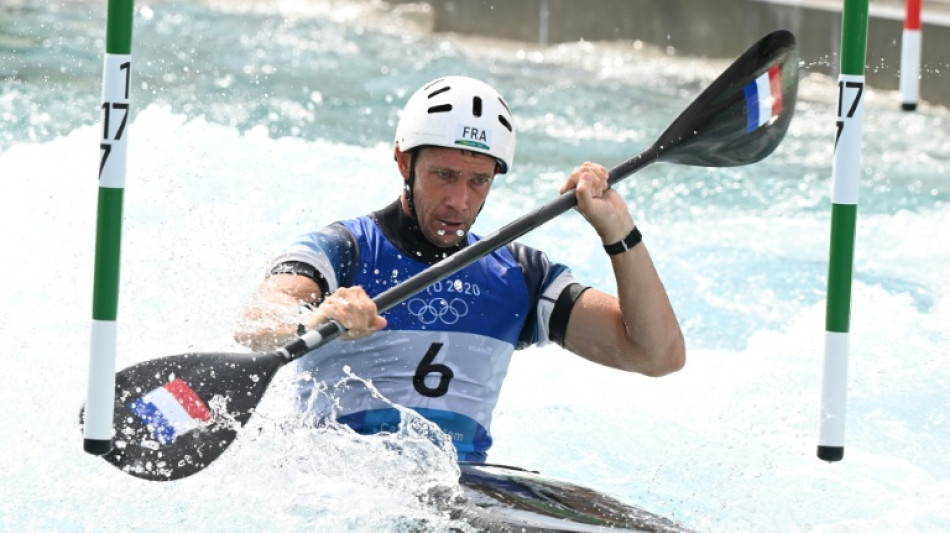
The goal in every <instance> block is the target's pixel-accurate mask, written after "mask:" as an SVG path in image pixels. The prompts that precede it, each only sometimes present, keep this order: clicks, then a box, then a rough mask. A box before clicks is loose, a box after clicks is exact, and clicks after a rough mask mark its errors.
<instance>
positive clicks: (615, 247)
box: [604, 226, 643, 255]
mask: <svg viewBox="0 0 950 533" xmlns="http://www.w3.org/2000/svg"><path fill="white" fill-rule="evenodd" d="M642 240H643V235H641V234H640V230H638V229H637V227H636V226H634V227H633V229H632V230H631V231H630V233H629V234H627V236H626V237H624V238H623V240H621V241H619V242H615V243H613V244H605V245H604V251H606V252H607V255H617V254H622V253H624V252H626V251H627V250H629V249H631V248H633V247H634V246H636V245H638V244H640V241H642Z"/></svg>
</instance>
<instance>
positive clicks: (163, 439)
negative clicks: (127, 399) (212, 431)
mask: <svg viewBox="0 0 950 533" xmlns="http://www.w3.org/2000/svg"><path fill="white" fill-rule="evenodd" d="M129 407H130V408H131V409H132V411H133V412H134V413H135V414H137V415H138V416H139V418H141V419H142V422H144V423H145V426H146V427H148V430H149V431H150V432H151V433H152V437H153V438H154V439H155V440H157V441H158V442H160V443H162V444H168V443H170V442H172V441H174V440H175V437H177V436H178V435H182V434H185V433H188V432H189V431H191V430H193V429H195V428H196V427H198V426H199V425H200V424H201V423H202V422H207V421H208V420H211V410H210V409H208V406H207V404H205V402H204V401H203V400H202V399H201V398H200V397H199V396H198V395H197V394H196V393H195V391H194V390H192V388H191V387H189V386H188V384H187V383H185V382H184V381H182V379H181V378H175V380H174V381H171V382H169V383H166V384H165V385H163V386H161V387H158V388H157V389H154V390H152V391H150V392H148V393H147V394H146V395H145V396H142V397H141V398H139V399H137V400H135V401H134V402H132V403H131V404H129Z"/></svg>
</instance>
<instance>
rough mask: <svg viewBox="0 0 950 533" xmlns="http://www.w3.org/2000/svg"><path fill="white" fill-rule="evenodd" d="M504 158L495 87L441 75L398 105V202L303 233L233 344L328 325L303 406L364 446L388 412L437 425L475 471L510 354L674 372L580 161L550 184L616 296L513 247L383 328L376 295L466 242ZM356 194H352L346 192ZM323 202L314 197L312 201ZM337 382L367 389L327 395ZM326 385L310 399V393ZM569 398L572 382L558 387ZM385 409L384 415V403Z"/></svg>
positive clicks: (649, 271)
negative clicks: (334, 335) (603, 258)
mask: <svg viewBox="0 0 950 533" xmlns="http://www.w3.org/2000/svg"><path fill="white" fill-rule="evenodd" d="M514 151H515V121H514V119H513V118H512V115H511V112H510V110H509V108H508V105H507V104H506V103H505V101H504V100H503V99H502V97H501V96H500V95H499V94H498V92H497V91H496V90H495V89H493V88H492V87H491V86H489V85H487V84H485V83H483V82H481V81H478V80H475V79H472V78H467V77H460V76H451V77H445V78H440V79H437V80H434V81H431V82H429V83H427V84H425V85H424V86H423V87H422V88H420V89H419V90H418V91H417V92H416V93H414V94H413V95H412V96H411V97H410V99H409V100H408V102H407V104H406V106H405V108H404V109H403V111H402V114H401V116H400V120H399V124H398V126H397V128H396V138H395V143H394V148H393V152H394V157H395V161H396V166H397V168H398V170H399V173H400V175H401V176H402V183H401V189H402V192H401V194H400V196H399V198H398V199H396V201H394V202H393V203H391V204H390V205H388V206H385V207H383V208H382V209H379V210H378V211H374V212H372V213H370V214H368V215H365V216H360V217H358V218H354V219H351V220H343V221H338V222H335V223H333V224H330V225H328V226H326V227H324V228H323V229H320V230H318V231H314V232H312V233H309V234H306V235H304V236H302V237H301V238H299V239H298V240H296V241H295V242H293V243H292V244H291V245H290V246H289V247H288V248H286V250H284V252H283V253H281V254H280V255H279V256H278V257H276V258H275V259H274V260H273V262H272V265H271V267H270V269H269V272H268V274H267V276H266V278H265V279H264V280H263V281H262V282H261V284H260V286H259V287H258V288H257V290H256V292H255V294H254V297H253V298H252V300H251V302H250V303H249V304H248V306H247V307H246V309H245V310H244V313H243V316H242V319H241V321H240V323H239V325H238V328H237V331H236V338H237V339H238V340H239V341H240V342H242V343H243V344H245V345H247V346H249V347H251V348H252V349H254V350H257V351H267V350H271V349H273V348H276V347H279V346H281V345H283V344H285V343H286V342H288V341H289V340H291V339H292V338H293V337H294V336H295V335H298V334H300V333H301V332H302V331H304V330H307V329H311V328H314V327H316V326H318V325H320V324H322V323H324V322H326V321H327V320H329V319H334V320H336V321H338V322H340V323H341V324H342V325H343V326H345V327H346V328H347V330H348V331H347V333H346V334H345V335H343V336H342V337H341V338H342V339H346V340H349V341H351V342H333V343H330V344H328V345H326V346H324V347H322V348H320V349H319V350H316V351H314V352H313V353H311V354H308V355H307V356H305V357H304V358H302V359H300V360H299V362H298V364H299V370H300V372H302V373H303V375H304V376H309V379H300V380H298V383H299V391H300V400H301V405H302V406H303V407H304V408H305V409H308V410H310V411H311V412H312V413H314V415H315V416H316V417H318V418H325V417H332V418H334V419H336V420H338V421H339V422H341V423H345V424H347V425H349V426H351V427H352V428H353V429H354V430H356V431H357V432H359V433H363V434H374V433H379V432H387V431H394V430H395V429H396V428H397V427H398V424H399V423H400V414H399V411H398V410H397V409H395V408H393V406H392V404H396V405H400V406H405V407H408V408H410V409H413V410H414V411H416V412H418V413H420V414H421V415H422V416H424V417H425V418H427V419H429V420H431V421H433V422H434V423H436V424H438V426H439V427H440V428H441V429H442V430H443V431H445V432H446V433H447V434H448V435H449V436H450V437H451V438H452V442H453V444H454V445H455V447H456V449H457V450H458V455H459V460H462V461H484V460H485V458H486V454H487V451H488V449H489V447H490V446H491V443H492V438H491V433H490V424H491V418H492V412H493V410H494V407H495V405H496V403H497V400H498V395H499V391H500V390H501V386H502V383H503V381H504V378H505V374H506V372H507V369H508V364H509V361H510V359H511V355H512V353H513V352H514V350H516V349H522V348H526V347H528V346H532V345H545V344H548V343H551V342H554V343H557V344H559V345H561V346H563V347H564V348H566V349H568V350H570V351H571V352H573V353H575V354H578V355H580V356H582V357H584V358H586V359H589V360H591V361H593V362H596V363H600V364H603V365H606V366H609V367H613V368H617V369H621V370H627V371H632V372H638V373H641V374H645V375H648V376H662V375H665V374H668V373H670V372H674V371H676V370H678V369H680V368H681V367H682V366H683V364H684V363H685V345H684V341H683V334H682V332H681V330H680V327H679V324H678V322H677V319H676V316H675V314H674V312H673V309H672V306H671V304H670V301H669V297H668V295H667V293H666V290H665V288H664V287H663V284H662V282H661V281H660V278H659V276H658V274H657V272H656V269H655V267H654V265H653V262H652V260H651V258H650V254H649V252H648V251H647V247H646V245H645V244H644V243H643V242H641V234H640V232H639V230H638V229H637V227H636V225H635V223H634V220H633V217H632V216H631V214H630V211H629V209H628V208H627V204H626V202H625V201H624V200H623V198H621V197H620V195H619V194H618V193H617V192H616V191H614V190H613V189H611V188H609V187H608V184H607V177H608V171H607V169H606V168H604V167H603V166H601V165H598V164H595V163H591V162H586V163H584V164H582V165H580V166H579V167H577V168H576V169H575V170H574V171H573V172H572V173H571V174H570V176H569V177H568V179H567V180H566V182H565V183H564V184H563V186H562V187H561V192H562V193H563V192H565V191H569V190H572V189H574V190H575V191H576V195H577V209H578V211H579V212H580V213H581V214H582V215H583V216H584V217H585V218H586V220H587V221H588V222H589V223H590V225H591V226H592V227H593V228H594V230H595V231H596V233H597V235H598V236H599V238H600V240H601V241H602V243H603V244H604V248H605V250H606V253H607V254H608V255H609V258H610V261H611V264H612V266H613V272H614V276H615V278H616V292H617V294H618V296H617V297H615V296H612V295H610V294H607V293H605V292H603V291H601V290H598V289H596V288H592V287H588V286H587V285H584V284H582V283H580V282H578V281H577V280H575V278H574V276H573V275H572V273H571V271H570V270H569V269H568V268H567V267H566V266H565V265H562V264H560V263H555V262H552V261H551V260H550V259H549V258H548V256H547V255H546V254H545V253H544V252H542V251H540V250H536V249H533V248H531V247H528V246H525V245H523V244H520V243H512V244H509V245H507V246H504V247H502V248H500V249H498V250H496V251H495V252H493V253H491V254H490V255H487V256H486V257H484V258H482V259H480V260H479V261H477V262H476V263H474V264H472V265H470V266H468V267H466V268H465V269H463V270H461V271H460V272H458V273H456V274H454V275H451V276H449V277H448V278H447V279H443V280H441V281H439V282H437V283H435V284H434V285H433V286H431V287H430V288H428V289H426V290H425V291H423V292H421V293H419V294H417V295H415V296H413V297H411V298H409V299H408V300H407V301H405V302H403V303H402V304H400V305H397V306H395V307H394V308H392V309H390V310H389V311H387V312H385V313H383V315H382V316H380V315H379V314H378V313H377V310H376V306H375V304H374V303H373V301H372V298H373V297H374V296H375V295H377V294H379V293H381V292H382V291H384V290H386V289H388V288H389V287H392V286H393V285H394V284H397V283H399V282H400V281H401V280H405V279H407V278H409V277H410V276H412V275H413V274H416V273H418V272H420V271H422V270H424V269H425V268H426V267H428V266H430V265H432V264H434V263H436V262H438V261H439V260H441V259H443V258H445V257H447V256H449V255H451V254H453V253H455V252H457V251H459V250H461V249H463V248H464V247H466V246H468V245H469V244H471V243H473V242H476V241H477V240H478V238H479V237H478V236H476V235H473V234H472V233H470V231H469V230H470V228H471V227H472V225H473V224H474V222H475V219H476V217H477V216H478V214H479V212H480V211H481V209H482V207H484V204H485V201H486V199H487V197H488V193H489V190H490V189H491V187H492V183H493V181H494V179H495V177H496V176H497V175H498V174H505V173H507V172H508V171H509V170H510V169H511V166H512V161H513V157H514ZM354 192H357V193H358V191H354ZM316 199H317V201H319V196H317V198H316ZM348 372H352V373H353V374H355V375H356V376H359V377H360V378H364V379H367V380H369V381H370V382H371V383H372V385H373V387H375V388H376V389H377V390H378V391H379V392H380V393H381V394H382V396H384V397H385V400H384V399H381V398H379V397H377V396H375V395H373V394H370V393H369V391H368V390H367V389H366V387H362V386H348V387H339V388H336V389H335V388H333V387H332V385H333V384H335V383H338V382H340V381H341V380H344V379H346V377H347V375H348ZM321 383H322V384H329V385H330V386H331V387H330V388H327V387H322V386H320V385H319V384H321ZM565 386H566V387H567V386H569V384H565ZM390 402H391V403H390Z"/></svg>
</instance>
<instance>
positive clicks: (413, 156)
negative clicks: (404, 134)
mask: <svg viewBox="0 0 950 533" xmlns="http://www.w3.org/2000/svg"><path fill="white" fill-rule="evenodd" d="M418 158H419V149H418V148H414V149H413V150H412V152H410V153H409V179H407V180H406V185H405V187H406V204H407V205H408V206H409V218H411V219H412V220H414V221H415V222H416V225H417V226H419V215H418V214H416V203H415V202H414V201H413V199H412V187H413V186H414V185H415V184H416V160H417V159H418Z"/></svg>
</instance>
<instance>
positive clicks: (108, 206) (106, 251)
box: [83, 0, 134, 455]
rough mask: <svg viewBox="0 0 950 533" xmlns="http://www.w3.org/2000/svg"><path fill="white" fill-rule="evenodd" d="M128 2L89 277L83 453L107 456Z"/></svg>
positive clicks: (121, 19) (128, 67)
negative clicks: (88, 329) (87, 367)
mask: <svg viewBox="0 0 950 533" xmlns="http://www.w3.org/2000/svg"><path fill="white" fill-rule="evenodd" d="M133 12H134V2H133V1H132V0H109V8H108V15H107V22H106V54H105V60H104V62H103V71H102V107H101V110H102V132H101V136H100V139H99V199H98V202H99V203H98V208H97V212H96V253H95V268H94V273H93V294H92V331H91V339H90V347H89V383H88V388H87V395H86V408H85V411H84V418H85V420H84V428H83V432H84V440H83V449H84V450H86V451H87V452H89V453H92V454H96V455H105V454H107V453H109V451H110V450H111V449H112V417H113V411H114V408H113V404H114V401H115V361H116V336H117V335H116V334H117V330H116V316H117V314H118V306H119V255H120V254H119V249H120V247H121V242H122V202H123V196H124V193H125V170H126V141H127V137H128V131H127V126H128V122H129V90H130V88H131V82H132V56H131V49H132V14H133Z"/></svg>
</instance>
